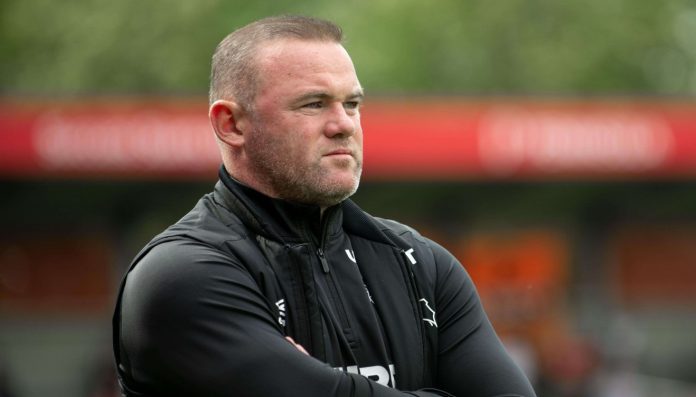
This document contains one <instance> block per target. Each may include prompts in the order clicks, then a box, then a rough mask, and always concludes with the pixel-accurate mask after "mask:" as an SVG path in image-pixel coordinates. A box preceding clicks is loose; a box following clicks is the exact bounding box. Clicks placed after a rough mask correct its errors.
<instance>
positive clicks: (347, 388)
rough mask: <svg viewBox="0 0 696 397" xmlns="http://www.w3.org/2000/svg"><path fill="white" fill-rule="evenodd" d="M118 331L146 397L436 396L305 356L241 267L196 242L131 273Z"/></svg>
mask: <svg viewBox="0 0 696 397" xmlns="http://www.w3.org/2000/svg"><path fill="white" fill-rule="evenodd" d="M119 332H120V338H121V340H120V351H121V356H122V359H123V362H124V363H125V369H124V373H125V374H126V376H125V377H124V382H126V384H127V386H129V387H130V388H133V389H135V390H137V391H138V392H141V393H142V395H143V396H165V395H166V396H194V395H196V396H210V397H216V396H220V397H222V396H242V397H243V396H248V397H256V396H259V397H260V396H275V397H283V396H305V397H313V396H317V397H319V396H322V397H326V396H341V397H371V396H374V397H397V396H406V395H417V396H423V397H426V396H436V395H441V394H438V393H437V391H425V390H424V391H416V392H401V391H398V390H394V389H390V388H387V387H385V386H382V385H379V384H377V383H375V382H373V381H371V380H369V379H367V378H365V377H363V376H360V375H356V374H349V373H345V372H343V371H340V370H336V369H333V368H331V367H329V366H328V365H327V364H325V363H323V362H321V361H319V360H317V359H315V358H312V357H309V356H307V355H305V354H303V353H301V352H300V351H298V350H297V349H296V348H295V347H294V346H292V345H291V344H290V343H289V342H288V341H286V340H285V339H284V336H283V334H282V333H281V331H280V330H279V328H278V326H277V325H276V322H275V320H274V315H273V314H272V313H271V311H270V309H269V305H268V303H267V301H266V300H265V298H264V296H263V295H262V294H261V292H260V290H259V288H258V286H257V285H256V283H255V281H254V280H253V278H252V277H251V276H250V275H249V274H248V273H247V271H246V270H245V268H244V267H243V266H242V265H240V264H238V263H235V262H234V261H233V260H232V259H231V258H230V257H227V256H225V255H223V254H221V253H219V252H217V251H215V250H213V249H210V248H209V247H206V246H204V245H198V244H194V243H186V242H181V241H178V242H169V243H163V244H160V245H158V246H156V247H155V248H154V249H152V250H151V251H150V252H149V253H148V254H147V255H146V256H145V257H144V258H143V259H142V260H141V261H140V263H138V264H137V266H135V268H134V269H133V270H132V271H131V272H130V273H129V275H128V276H127V279H126V284H125V287H124V290H123V295H122V301H121V313H120V330H119ZM443 357H445V358H448V359H447V361H453V357H451V355H448V354H444V355H443ZM445 378H447V379H449V376H447V377H445ZM448 383H449V382H448Z"/></svg>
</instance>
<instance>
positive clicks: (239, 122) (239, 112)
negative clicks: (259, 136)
mask: <svg viewBox="0 0 696 397" xmlns="http://www.w3.org/2000/svg"><path fill="white" fill-rule="evenodd" d="M208 118H209V119H210V124H212V126H213V130H215V135H217V137H218V139H220V140H221V141H223V142H225V143H226V144H228V145H230V146H233V147H241V146H242V145H243V144H244V138H245V136H244V134H245V133H247V132H248V131H249V118H248V114H247V112H246V111H245V110H244V109H243V108H242V106H240V105H239V104H238V103H236V102H233V101H225V100H217V101H215V102H213V104H212V105H210V109H208Z"/></svg>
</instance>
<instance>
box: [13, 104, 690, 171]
mask: <svg viewBox="0 0 696 397" xmlns="http://www.w3.org/2000/svg"><path fill="white" fill-rule="evenodd" d="M362 125H363V131H364V136H365V137H364V140H365V170H364V176H365V178H367V179H410V180H418V179H452V180H457V179H508V178H525V179H576V178H586V179H587V178H594V179H596V178H646V177H649V178H654V177H661V178H664V177H668V178H669V177H688V178H690V177H693V176H696V103H690V102H657V101H651V102H648V101H629V100H623V101H608V100H604V101H584V102H583V101H568V100H559V101H541V100H536V101H531V100H527V101H523V100H516V101H513V100H496V101H470V100H454V99H446V100H445V99H442V100H433V99H430V100H426V99H422V100H408V101H397V100H391V101H387V100H373V101H368V102H367V105H366V106H365V107H364V108H363V110H362ZM219 164H220V156H219V154H218V151H217V146H216V143H215V140H214V138H213V133H212V130H211V128H210V125H209V122H208V119H207V104H206V102H205V100H204V99H200V100H189V101H184V100H181V101H172V100H163V101H157V100H98V101H82V102H72V103H63V102H60V103H37V102H32V103H18V102H11V101H7V100H6V101H0V176H5V177H37V176H40V177H77V178H90V177H109V178H121V177H125V178H133V177H135V178H140V177H145V178H168V177H173V178H214V177H215V170H216V169H217V167H218V165H219Z"/></svg>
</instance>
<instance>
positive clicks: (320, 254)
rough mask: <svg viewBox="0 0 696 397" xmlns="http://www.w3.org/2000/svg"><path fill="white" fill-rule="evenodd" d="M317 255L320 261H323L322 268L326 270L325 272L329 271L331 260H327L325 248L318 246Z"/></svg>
mask: <svg viewBox="0 0 696 397" xmlns="http://www.w3.org/2000/svg"><path fill="white" fill-rule="evenodd" d="M317 256H318V257H319V262H321V270H323V271H324V274H328V273H329V262H327V261H326V256H325V255H324V250H323V249H321V248H317Z"/></svg>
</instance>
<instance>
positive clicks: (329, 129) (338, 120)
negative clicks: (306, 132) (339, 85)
mask: <svg viewBox="0 0 696 397" xmlns="http://www.w3.org/2000/svg"><path fill="white" fill-rule="evenodd" d="M359 125H360V116H359V114H358V112H357V110H352V109H346V108H345V107H344V106H343V104H342V103H336V104H334V105H332V107H331V112H329V119H328V120H327V122H326V125H325V126H324V134H325V135H326V136H327V137H329V138H333V137H337V136H340V137H349V136H351V135H353V134H355V131H356V130H357V128H359Z"/></svg>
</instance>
